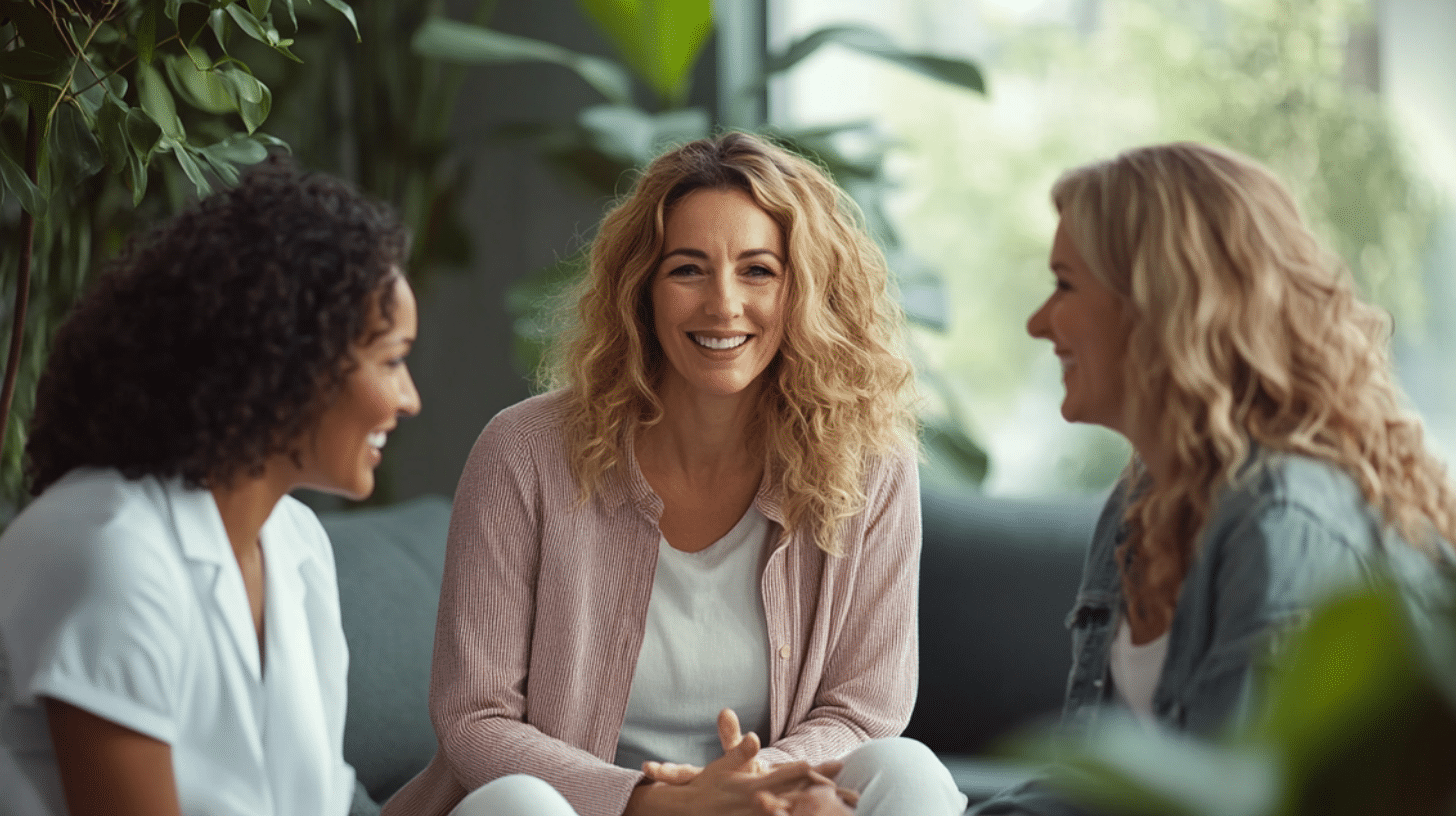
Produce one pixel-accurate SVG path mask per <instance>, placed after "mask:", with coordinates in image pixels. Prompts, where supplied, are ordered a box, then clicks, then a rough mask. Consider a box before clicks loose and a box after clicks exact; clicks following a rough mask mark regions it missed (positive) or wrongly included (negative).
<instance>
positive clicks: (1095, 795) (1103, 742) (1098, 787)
mask: <svg viewBox="0 0 1456 816" xmlns="http://www.w3.org/2000/svg"><path fill="white" fill-rule="evenodd" d="M1021 750H1022V751H1023V752H1025V753H1027V754H1029V755H1032V756H1035V757H1038V758H1041V759H1047V760H1051V761H1052V766H1051V775H1050V779H1049V782H1050V784H1051V785H1052V786H1053V787H1055V788H1057V789H1060V790H1061V791H1063V792H1064V793H1065V794H1066V795H1067V796H1068V797H1070V798H1071V799H1072V800H1073V801H1075V802H1082V803H1085V804H1087V805H1090V806H1092V807H1093V808H1095V809H1096V810H1097V812H1101V813H1117V814H1125V816H1268V814H1272V813H1274V812H1276V811H1275V809H1276V808H1277V807H1278V805H1279V803H1280V795H1281V787H1280V786H1281V782H1282V775H1281V774H1280V772H1279V766H1278V762H1277V760H1276V759H1275V757H1274V756H1273V755H1271V754H1270V753H1269V752H1267V751H1263V750H1260V749H1256V748H1253V747H1243V748H1233V747H1221V746H1216V745H1213V744H1211V743H1208V742H1203V741H1200V740H1198V739H1195V738H1193V737H1190V736H1187V735H1183V734H1174V733H1171V732H1167V731H1158V730H1154V729H1150V728H1148V727H1147V726H1146V725H1145V724H1144V723H1141V722H1138V721H1136V720H1135V719H1134V718H1133V717H1132V716H1131V715H1123V716H1119V715H1118V713H1117V712H1115V711H1109V712H1107V714H1106V715H1104V716H1102V717H1101V718H1100V719H1099V722H1098V723H1097V726H1096V728H1094V729H1093V730H1092V731H1091V733H1090V734H1088V735H1087V736H1086V737H1085V738H1084V739H1083V740H1081V741H1079V742H1078V743H1077V744H1075V745H1074V746H1069V745H1068V744H1067V743H1065V742H1062V741H1056V740H1052V741H1027V742H1024V743H1023V744H1022V746H1021Z"/></svg>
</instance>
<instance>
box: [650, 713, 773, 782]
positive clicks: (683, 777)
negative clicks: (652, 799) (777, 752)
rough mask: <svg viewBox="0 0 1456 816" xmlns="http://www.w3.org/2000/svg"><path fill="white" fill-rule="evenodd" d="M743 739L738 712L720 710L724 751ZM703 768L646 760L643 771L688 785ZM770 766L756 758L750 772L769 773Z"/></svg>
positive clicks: (659, 779)
mask: <svg viewBox="0 0 1456 816" xmlns="http://www.w3.org/2000/svg"><path fill="white" fill-rule="evenodd" d="M742 741H743V731H742V727H741V726H740V725H739V724H738V714H737V713H736V712H734V711H733V709H731V708H725V709H723V710H722V711H720V712H718V742H719V743H721V744H722V746H723V753H724V754H728V753H730V752H732V751H733V749H734V748H737V747H738V745H739V743H740V742H742ZM702 772H703V769H702V768H699V767H698V766H696V765H687V764H684V763H678V762H644V763H642V773H643V775H645V776H646V777H647V778H648V779H651V780H652V781H653V782H662V783H665V784H668V785H686V784H687V783H689V782H691V781H693V780H694V779H696V778H697V776H698V774H700V773H702ZM767 772H768V768H767V766H765V765H764V763H763V761H762V760H759V759H754V760H753V764H752V766H751V768H750V769H749V773H760V774H761V773H767Z"/></svg>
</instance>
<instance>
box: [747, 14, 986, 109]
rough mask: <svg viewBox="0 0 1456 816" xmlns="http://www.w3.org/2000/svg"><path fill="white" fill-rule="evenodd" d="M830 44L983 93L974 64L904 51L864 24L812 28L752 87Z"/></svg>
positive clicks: (982, 82)
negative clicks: (813, 29) (814, 29)
mask: <svg viewBox="0 0 1456 816" xmlns="http://www.w3.org/2000/svg"><path fill="white" fill-rule="evenodd" d="M830 43H833V44H835V45H840V46H843V47H845V48H849V49H852V50H854V51H858V52H860V53H862V54H868V55H870V56H873V57H879V58H880V59H883V60H887V61H889V62H892V63H894V64H896V65H899V66H901V67H903V68H908V69H909V70H911V71H914V72H916V73H918V74H923V75H924V76H928V77H930V78H932V79H938V80H940V81H941V82H946V83H949V84H951V85H955V86H957V87H960V88H965V89H966V90H969V91H975V92H976V93H985V92H986V80H985V77H983V76H982V74H981V69H980V68H978V67H977V66H976V65H975V64H974V63H971V62H967V61H965V60H959V59H952V58H950V57H942V56H937V55H935V54H922V53H916V52H913V51H906V50H904V49H902V48H900V47H899V46H897V45H895V43H894V42H893V41H892V40H890V38H889V37H887V36H886V35H885V34H884V33H883V32H881V31H877V30H875V29H873V28H869V27H867V26H858V25H833V26H825V27H824V28H821V29H818V30H816V31H812V32H810V33H808V34H806V35H804V36H803V37H801V38H799V39H798V40H796V41H795V42H793V43H792V44H791V45H790V46H789V47H788V49H787V50H785V51H784V53H782V54H779V55H776V56H772V57H770V58H769V59H768V61H767V64H766V65H765V66H764V76H763V77H761V78H760V79H759V81H758V83H757V85H755V86H754V89H761V88H762V87H763V85H764V84H765V83H766V82H767V81H768V77H769V76H771V75H773V74H777V73H781V72H783V71H787V70H788V69H790V68H792V67H794V66H795V65H797V64H799V63H800V62H802V61H803V60H804V59H805V58H806V57H808V56H809V55H810V54H813V53H814V52H815V51H818V50H819V49H820V48H821V47H823V46H825V45H828V44H830Z"/></svg>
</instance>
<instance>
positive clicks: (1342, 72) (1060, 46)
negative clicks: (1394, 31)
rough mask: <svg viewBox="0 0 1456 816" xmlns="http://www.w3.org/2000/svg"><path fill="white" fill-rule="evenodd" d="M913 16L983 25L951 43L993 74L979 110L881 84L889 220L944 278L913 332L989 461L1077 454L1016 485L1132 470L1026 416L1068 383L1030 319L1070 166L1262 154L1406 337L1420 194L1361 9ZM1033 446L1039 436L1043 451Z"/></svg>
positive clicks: (942, 1)
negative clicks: (944, 326) (1146, 152)
mask: <svg viewBox="0 0 1456 816" xmlns="http://www.w3.org/2000/svg"><path fill="white" fill-rule="evenodd" d="M1053 5H1054V4H1053ZM912 7H913V8H914V9H916V10H917V11H918V14H919V15H920V16H919V18H916V19H919V20H920V22H921V25H920V29H921V30H922V32H923V36H924V37H925V39H926V40H928V41H932V42H936V41H939V42H948V41H950V40H951V39H953V38H951V37H950V35H948V34H944V33H943V32H945V31H959V32H978V36H979V37H980V38H981V40H982V41H980V42H977V41H976V38H974V37H969V36H962V37H960V39H962V40H963V41H965V42H967V43H970V45H967V46H963V49H965V48H973V49H974V50H975V52H976V53H977V54H978V55H984V56H983V57H982V59H983V60H984V63H985V65H986V67H987V69H988V70H989V71H991V72H993V73H994V76H995V78H996V94H995V95H994V96H992V97H990V98H989V99H988V100H986V101H985V102H984V103H981V102H978V103H976V104H968V103H967V100H966V99H964V98H961V97H959V96H957V95H955V94H949V93H946V92H944V91H943V90H942V89H940V88H938V87H935V86H933V85H929V84H926V83H919V82H914V81H911V80H909V79H908V78H907V77H905V76H904V75H903V74H900V73H895V72H883V74H884V76H883V78H882V81H881V87H880V88H879V89H878V95H879V98H881V99H882V100H883V102H882V103H881V105H882V110H883V120H882V121H883V125H884V128H885V130H886V131H887V132H889V133H891V134H893V138H894V140H895V144H896V145H897V149H896V150H895V151H894V152H893V154H892V156H891V160H892V161H893V162H894V167H895V168H896V170H897V174H896V178H897V180H898V181H899V185H898V187H897V188H896V190H897V192H896V195H895V196H894V197H893V198H892V199H891V201H890V204H889V211H890V213H891V215H892V220H893V221H894V223H895V224H896V225H897V227H898V228H899V230H900V231H901V233H902V234H903V237H904V242H905V245H906V246H907V247H909V248H910V250H911V251H913V252H914V254H915V255H916V256H918V257H920V258H922V259H925V261H926V262H927V263H929V264H930V265H931V266H932V267H933V268H934V270H935V271H937V272H938V273H939V274H941V275H942V276H943V277H944V279H945V282H946V287H947V290H948V293H949V299H950V302H951V304H952V310H951V316H952V324H951V326H950V327H949V330H948V331H947V332H945V333H928V332H927V333H922V337H921V345H922V347H923V348H924V349H925V353H926V355H927V358H928V361H929V364H930V365H933V366H935V367H936V368H938V369H939V370H940V371H942V372H943V374H944V375H945V377H946V379H947V380H949V381H951V382H952V383H953V384H954V385H955V387H956V389H957V390H958V392H959V393H960V396H961V399H962V402H963V405H964V406H966V407H967V408H968V410H965V411H964V413H965V414H967V419H968V421H970V422H972V423H974V425H975V426H976V427H978V428H979V429H980V432H981V435H982V437H983V438H985V437H987V436H989V435H991V434H994V438H993V439H992V441H993V442H995V443H996V446H1000V445H1001V444H1002V443H1003V442H1004V443H1005V445H1006V450H1008V451H1012V450H1014V451H1015V453H1014V454H1002V456H1003V457H1004V456H1005V455H1014V456H1021V455H1023V453H1024V454H1025V455H1031V456H1035V457H1036V458H1040V459H1042V460H1046V459H1048V458H1056V457H1058V456H1062V457H1064V458H1065V457H1066V456H1067V455H1072V456H1074V457H1079V458H1082V459H1083V461H1084V462H1085V464H1079V463H1075V462H1068V465H1067V466H1066V467H1063V468H1059V469H1058V471H1059V472H1058V474H1057V475H1056V477H1055V479H1048V478H1047V473H1046V469H1045V468H1044V467H1043V468H1041V469H1040V470H1039V471H1037V473H1038V474H1039V475H1030V476H1029V480H1028V481H1027V482H1026V483H1024V484H1018V485H1016V486H1015V487H1014V488H1013V489H1022V490H1025V489H1037V490H1057V489H1063V490H1065V489H1094V488H1101V487H1104V486H1105V485H1106V481H1103V480H1104V479H1108V478H1111V477H1113V476H1115V474H1116V473H1117V472H1119V471H1120V468H1121V464H1122V461H1123V460H1125V450H1126V448H1125V447H1124V448H1120V449H1119V448H1118V446H1116V445H1108V444H1105V443H1104V442H1103V441H1102V440H1100V439H1099V438H1098V437H1099V436H1100V434H1098V433H1097V432H1096V431H1094V430H1092V429H1081V428H1077V429H1066V430H1060V429H1059V430H1055V431H1053V430H1050V429H1049V428H1048V427H1047V425H1046V423H1047V422H1056V421H1057V420H1056V419H1055V417H1054V415H1052V413H1051V412H1050V411H1047V410H1042V409H1041V407H1039V406H1040V405H1042V404H1045V403H1053V402H1055V401H1056V400H1059V399H1060V395H1061V391H1060V383H1059V381H1058V378H1057V372H1056V361H1055V360H1054V359H1053V358H1052V355H1051V354H1050V352H1049V350H1048V348H1047V347H1046V346H1045V344H1042V343H1038V342H1034V341H1031V340H1030V339H1028V338H1027V336H1026V331H1025V321H1026V318H1027V316H1028V315H1029V314H1030V313H1031V312H1032V310H1034V309H1035V308H1036V306H1037V305H1038V304H1039V303H1040V302H1041V301H1042V300H1043V299H1044V298H1045V297H1046V295H1047V294H1048V293H1049V292H1050V284H1051V277H1050V273H1049V272H1047V271H1046V253H1047V247H1048V245H1049V244H1050V236H1051V234H1052V232H1053V230H1054V228H1055V225H1056V215H1055V212H1054V210H1053V208H1052V207H1051V204H1050V202H1049V199H1048V191H1049V189H1050V187H1051V184H1052V182H1053V181H1055V179H1056V177H1057V175H1058V174H1060V173H1061V172H1062V171H1063V170H1064V169H1066V168H1069V167H1072V166H1075V165H1078V164H1082V163H1085V162H1088V161H1093V160H1098V159H1104V158H1107V157H1109V156H1112V155H1114V154H1116V153H1117V152H1118V151H1120V150H1123V149H1126V148H1128V147H1132V146H1135V145H1139V144H1146V143H1151V142H1158V141H1169V140H1174V139H1195V140H1201V141H1207V142H1212V143H1217V144H1222V145H1225V146H1228V147H1231V148H1233V149H1236V150H1239V151H1241V152H1244V153H1247V154H1249V155H1251V156H1254V157H1255V158H1258V159H1259V160H1261V161H1263V162H1264V163H1266V164H1268V165H1269V166H1271V167H1272V168H1273V169H1274V170H1275V171H1276V172H1277V173H1278V174H1279V175H1280V176H1281V177H1282V178H1284V179H1285V180H1286V181H1288V182H1289V183H1290V185H1291V187H1292V188H1293V189H1294V190H1295V192H1296V195H1298V196H1299V197H1300V198H1301V200H1302V201H1303V203H1304V205H1305V209H1306V212H1307V213H1308V214H1309V215H1310V217H1311V220H1312V221H1313V223H1314V224H1315V225H1316V228H1317V229H1318V230H1320V231H1321V232H1322V233H1323V234H1324V235H1325V236H1326V237H1327V239H1328V242H1329V244H1330V245H1331V247H1332V248H1333V249H1335V250H1337V251H1338V252H1339V253H1340V254H1341V255H1342V257H1344V258H1345V259H1346V261H1347V263H1349V264H1350V266H1351V267H1352V269H1353V271H1354V273H1355V275H1356V278H1357V280H1359V282H1360V283H1361V285H1362V288H1363V289H1364V291H1365V292H1366V293H1367V294H1368V295H1370V296H1371V297H1372V298H1373V299H1374V300H1376V301H1377V302H1378V303H1380V304H1382V305H1383V306H1385V307H1387V308H1389V309H1391V310H1392V312H1393V314H1394V315H1395V316H1396V318H1397V323H1398V325H1399V327H1400V330H1401V331H1402V332H1419V331H1420V326H1421V324H1422V321H1423V319H1424V317H1425V310H1426V306H1425V303H1424V301H1423V299H1422V295H1421V293H1422V273H1421V263H1420V258H1421V253H1422V252H1423V250H1424V248H1425V246H1426V243H1427V232H1428V229H1429V225H1430V223H1431V219H1432V214H1433V212H1434V208H1433V203H1432V199H1433V196H1432V194H1431V193H1430V192H1429V191H1428V189H1427V188H1426V186H1425V185H1424V183H1423V180H1422V179H1421V178H1420V177H1419V176H1418V175H1416V174H1415V173H1413V172H1412V170H1411V169H1409V166H1408V164H1407V162H1406V157H1405V156H1404V155H1403V154H1402V145H1401V142H1400V138H1399V136H1398V134H1397V133H1396V132H1395V130H1394V128H1393V127H1392V125H1391V124H1390V122H1389V121H1388V119H1387V117H1386V115H1385V113H1384V111H1383V110H1382V108H1381V104H1380V100H1379V98H1378V96H1377V95H1376V93H1375V92H1374V91H1373V90H1372V88H1374V87H1375V86H1377V85H1378V81H1377V80H1378V77H1376V75H1375V74H1376V69H1375V67H1374V60H1373V54H1374V51H1373V44H1372V43H1373V41H1374V37H1375V33H1374V29H1373V21H1372V20H1371V17H1370V14H1371V12H1370V9H1369V5H1368V3H1365V2H1360V0H1189V2H1181V1H1180V2H1174V0H1121V2H1117V3H1076V4H1072V6H1071V8H1072V11H1071V12H1067V13H1065V14H1061V15H1052V14H1051V13H1045V14H1041V15H1036V14H1030V13H1028V12H1026V11H1024V10H1019V9H1017V10H1009V9H1010V8H1011V7H1010V6H1008V4H1005V3H991V2H981V3H965V2H961V1H960V0H918V2H916V3H914V4H912ZM903 14H905V15H906V16H911V17H913V16H914V15H912V14H911V13H910V12H909V11H906V12H903ZM806 92H807V91H806ZM871 92H873V91H871ZM1032 388H1035V389H1038V390H1037V391H1036V393H1035V395H1031V394H1029V389H1032ZM1029 400H1032V401H1034V402H1036V403H1037V406H1029V405H1028V401H1029ZM1036 438H1040V439H1044V440H1046V444H1044V445H1043V446H1042V447H1041V448H1035V447H1034V445H1033V442H1032V441H1033V440H1034V439H1036ZM1016 440H1025V441H1016ZM996 446H993V447H996ZM1107 456H1111V457H1113V459H1112V460H1110V461H1102V459H1103V458H1104V457H1107ZM993 468H994V469H996V470H997V471H1001V470H1003V469H1007V468H1011V469H1017V468H1020V463H1019V462H1015V461H1006V460H1005V458H1000V459H997V460H996V461H993ZM1020 471H1024V472H1026V473H1027V474H1031V472H1032V469H1030V468H1020Z"/></svg>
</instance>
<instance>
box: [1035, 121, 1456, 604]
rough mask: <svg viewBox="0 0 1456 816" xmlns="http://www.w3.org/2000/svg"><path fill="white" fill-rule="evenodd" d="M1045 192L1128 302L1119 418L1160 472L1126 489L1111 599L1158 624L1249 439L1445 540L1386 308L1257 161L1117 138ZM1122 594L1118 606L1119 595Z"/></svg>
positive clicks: (1439, 501) (1441, 495) (1402, 527)
mask: <svg viewBox="0 0 1456 816" xmlns="http://www.w3.org/2000/svg"><path fill="white" fill-rule="evenodd" d="M1052 201H1053V203H1054V204H1055V205H1056V208H1057V210H1058V212H1059V213H1060V214H1061V218H1062V226H1063V228H1064V229H1065V230H1066V231H1067V234H1068V237H1069V238H1070V239H1071V242H1072V244H1074V245H1075V246H1076V247H1077V249H1078V251H1079V252H1081V254H1082V256H1083V259H1084V260H1085V261H1086V263H1087V266H1088V267H1089V269H1090V270H1091V271H1092V273H1093V274H1094V275H1096V276H1097V277H1098V278H1099V279H1100V280H1101V281H1102V282H1103V283H1104V284H1106V285H1107V286H1109V287H1110V288H1111V289H1112V290H1113V291H1115V292H1116V293H1118V294H1119V295H1120V296H1121V297H1122V298H1123V300H1124V302H1125V304H1126V305H1127V307H1128V309H1129V310H1130V312H1131V316H1132V317H1131V319H1132V327H1131V330H1130V335H1129V337H1128V342H1127V354H1126V356H1125V358H1124V360H1123V367H1124V383H1125V387H1126V395H1127V407H1128V411H1129V415H1128V427H1130V428H1137V429H1139V433H1142V434H1146V436H1147V438H1151V439H1156V440H1158V442H1159V444H1161V445H1162V446H1164V447H1163V450H1162V451H1161V452H1162V454H1163V455H1165V456H1166V460H1167V461H1166V465H1167V468H1166V470H1167V472H1166V473H1162V472H1161V464H1162V463H1160V473H1159V478H1158V480H1157V481H1156V483H1153V482H1151V481H1150V479H1149V477H1148V473H1147V471H1146V468H1145V466H1144V464H1143V463H1142V462H1141V461H1139V460H1137V459H1136V458H1134V460H1133V462H1132V463H1131V464H1130V465H1129V468H1128V471H1127V473H1125V474H1124V478H1125V479H1126V480H1127V481H1128V483H1129V484H1130V485H1135V486H1137V488H1138V489H1137V490H1135V491H1134V498H1133V499H1132V501H1131V502H1130V504H1129V506H1128V508H1127V515H1126V519H1127V522H1128V530H1129V535H1128V538H1127V540H1126V542H1125V543H1124V544H1123V545H1122V547H1123V550H1122V552H1120V553H1119V556H1120V558H1119V563H1120V564H1134V565H1137V566H1136V567H1134V568H1132V569H1127V568H1124V569H1123V588H1124V595H1125V597H1127V599H1128V602H1129V609H1130V610H1131V609H1133V608H1137V609H1138V611H1139V612H1140V613H1141V614H1142V615H1145V616H1147V619H1148V620H1149V621H1151V622H1156V623H1158V624H1160V627H1159V628H1165V627H1166V625H1167V623H1168V622H1169V621H1170V620H1171V619H1172V614H1173V608H1174V604H1175V603H1176V601H1177V597H1178V590H1179V588H1180V587H1181V585H1182V581H1183V577H1184V575H1185V574H1186V573H1187V570H1188V568H1189V565H1190V564H1191V562H1192V560H1193V558H1194V557H1195V555H1196V552H1195V550H1194V548H1195V547H1196V542H1197V540H1198V535H1199V533H1200V532H1201V531H1202V529H1203V527H1204V525H1205V523H1206V522H1207V521H1208V517H1209V514H1210V512H1211V511H1212V503H1213V499H1214V496H1215V493H1216V492H1217V490H1218V489H1219V488H1220V487H1222V486H1225V485H1228V484H1229V483H1231V482H1232V480H1233V478H1234V476H1235V473H1236V472H1237V470H1238V469H1239V467H1240V466H1241V465H1242V464H1243V463H1244V462H1245V461H1246V459H1247V458H1248V456H1249V452H1250V446H1251V443H1257V444H1258V445H1260V446H1262V447H1263V448H1266V449H1269V450H1274V451H1287V452H1293V453H1300V454H1305V455H1309V456H1313V457H1318V458H1320V459H1323V460H1325V461H1327V462H1330V463H1332V464H1334V465H1335V466H1337V467H1339V468H1341V469H1343V470H1345V471H1346V472H1348V473H1349V474H1350V475H1351V476H1352V477H1353V478H1354V479H1355V481H1356V482H1357V483H1358V485H1359V486H1360V490H1361V491H1362V492H1363V494H1364V496H1365V498H1366V500H1367V501H1369V502H1370V505H1371V506H1372V507H1374V508H1377V509H1378V510H1379V511H1380V513H1381V514H1382V515H1383V517H1384V519H1385V520H1386V522H1387V523H1389V524H1390V525H1392V526H1393V527H1394V529H1395V530H1396V531H1397V532H1399V533H1400V534H1401V535H1402V536H1403V537H1404V538H1405V540H1406V541H1408V542H1410V543H1411V544H1412V545H1413V546H1416V547H1418V548H1420V549H1422V550H1425V551H1427V552H1428V553H1430V554H1432V555H1434V554H1435V551H1436V550H1437V548H1438V547H1439V545H1438V544H1437V543H1436V541H1435V539H1434V538H1433V536H1440V537H1442V538H1444V539H1446V540H1447V541H1456V506H1453V497H1452V491H1451V487H1450V485H1449V483H1448V481H1447V478H1446V471H1445V467H1444V465H1443V464H1442V463H1441V462H1440V461H1439V460H1437V459H1436V458H1435V457H1434V456H1432V455H1431V454H1430V453H1429V452H1428V451H1427V450H1426V448H1425V445H1424V443H1423V441H1422V430H1421V423H1420V421H1419V420H1418V419H1417V418H1416V417H1415V416H1413V415H1412V414H1411V413H1410V412H1408V411H1407V410H1405V409H1404V408H1403V407H1402V397H1401V393H1400V391H1399V389H1398V387H1397V386H1396V384H1395V382H1394V380H1393V378H1392V374H1391V369H1390V364H1389V361H1388V359H1387V352H1386V346H1387V343H1388V340H1389V336H1390V326H1389V319H1388V317H1387V315H1386V314H1385V313H1384V312H1383V311H1381V310H1379V309H1377V308H1376V307H1374V306H1371V305H1370V304H1367V303H1365V302H1363V301H1362V300H1360V298H1359V297H1358V296H1357V294H1356V292H1355V288H1354V284H1353V282H1352V280H1351V277H1350V275H1349V273H1348V270H1346V268H1345V267H1344V265H1343V264H1342V263H1341V262H1340V261H1339V259H1338V258H1336V257H1335V256H1334V255H1333V254H1332V253H1330V252H1329V251H1327V250H1326V249H1325V248H1324V247H1323V246H1322V244H1321V242H1320V241H1319V240H1318V239H1317V238H1316V237H1315V235H1314V234H1313V233H1312V232H1311V231H1310V229H1309V227H1308V226H1307V225H1306V223H1305V221H1304V219H1303V218H1302V217H1301V216H1300V213H1299V209H1298V207H1297V205H1296V204H1295V202H1294V199H1293V197H1292V196H1291V195H1290V193H1289V191H1288V190H1287V189H1286V188H1285V186H1284V185H1283V184H1282V183H1281V182H1280V181H1279V179H1278V178H1276V177H1275V176H1274V174H1273V173H1271V172H1270V171H1269V170H1267V169H1265V168H1264V167H1262V166H1260V165H1258V164H1257V163H1255V162H1253V161H1252V160H1250V159H1247V158H1245V157H1243V156H1240V155H1237V154H1235V153H1232V152H1229V151H1226V150H1221V149H1217V148H1212V147H1208V146H1205V145H1199V144H1192V143H1178V144H1167V145H1155V146H1151V147H1144V148H1139V149H1136V150H1131V151H1128V152H1126V153H1123V154H1122V155H1120V156H1118V157H1116V158H1115V159H1112V160H1110V161H1106V162H1101V163H1096V164H1091V165H1087V166H1085V167H1080V168H1077V169H1074V170H1071V171H1068V172H1067V173H1066V174H1064V175H1063V176H1062V177H1061V178H1060V179H1059V180H1058V181H1057V182H1056V184H1055V186H1054V187H1053V188H1052ZM1134 604H1136V607H1134Z"/></svg>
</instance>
